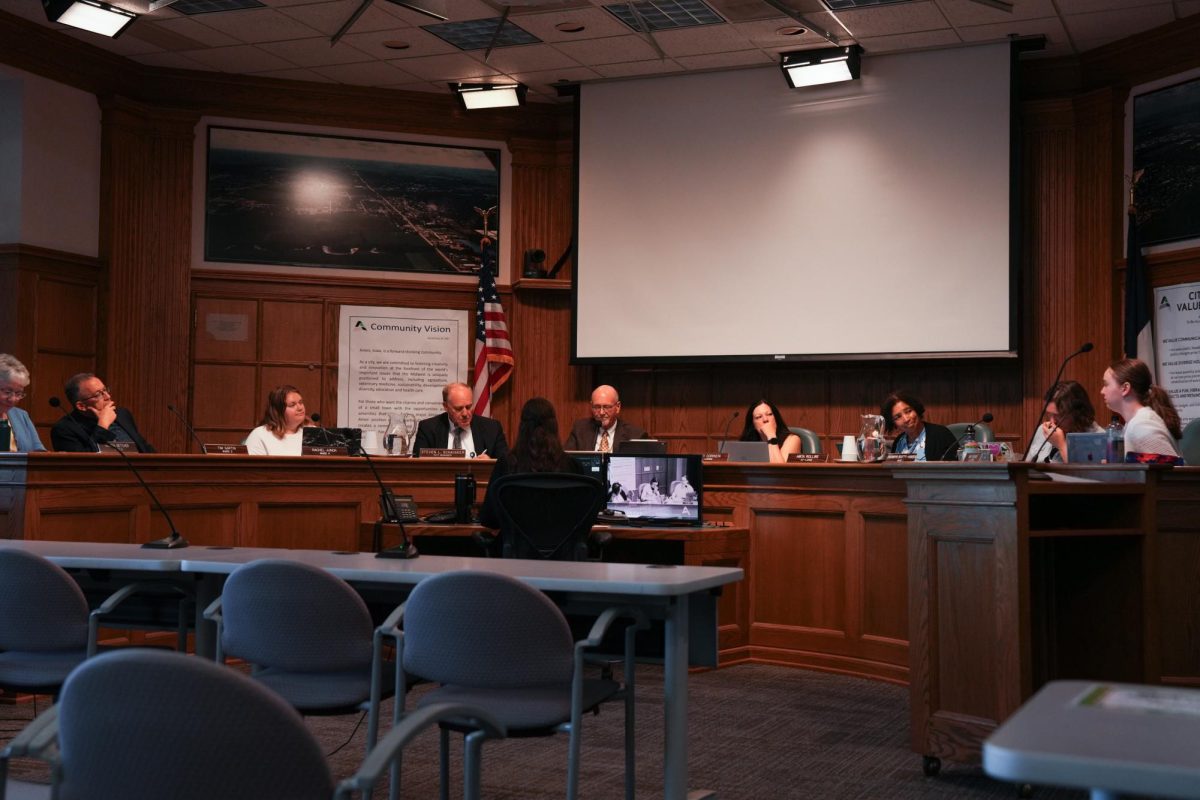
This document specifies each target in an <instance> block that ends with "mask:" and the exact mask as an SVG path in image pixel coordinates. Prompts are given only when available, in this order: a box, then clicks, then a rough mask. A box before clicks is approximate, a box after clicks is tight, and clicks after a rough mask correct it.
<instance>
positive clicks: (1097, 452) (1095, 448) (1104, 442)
mask: <svg viewBox="0 0 1200 800" xmlns="http://www.w3.org/2000/svg"><path fill="white" fill-rule="evenodd" d="M1067 455H1068V457H1069V458H1070V459H1071V463H1072V464H1100V463H1102V462H1103V461H1104V459H1106V458H1108V434H1107V433H1068V434H1067Z"/></svg>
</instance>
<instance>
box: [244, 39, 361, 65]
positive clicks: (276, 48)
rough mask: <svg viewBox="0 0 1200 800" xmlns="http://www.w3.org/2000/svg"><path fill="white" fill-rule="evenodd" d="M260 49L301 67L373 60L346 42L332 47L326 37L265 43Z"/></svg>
mask: <svg viewBox="0 0 1200 800" xmlns="http://www.w3.org/2000/svg"><path fill="white" fill-rule="evenodd" d="M259 48H260V49H262V50H265V51H267V52H268V53H272V54H274V55H277V56H279V57H280V58H286V59H287V60H288V61H290V62H291V63H293V64H295V65H297V66H300V67H321V66H327V65H330V64H354V63H357V62H360V61H371V60H372V57H371V56H370V55H368V54H366V53H364V52H363V51H361V50H359V49H357V48H355V47H352V46H350V45H348V44H346V43H345V42H338V44H337V45H336V46H335V47H330V46H329V40H328V39H326V38H325V37H324V36H318V37H315V38H312V39H293V40H292V41H290V42H264V43H263V44H260V45H259Z"/></svg>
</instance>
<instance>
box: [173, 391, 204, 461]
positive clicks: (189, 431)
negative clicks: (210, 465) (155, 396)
mask: <svg viewBox="0 0 1200 800" xmlns="http://www.w3.org/2000/svg"><path fill="white" fill-rule="evenodd" d="M167 411H170V412H171V413H172V414H174V415H175V416H177V417H179V421H180V422H182V423H183V427H185V428H187V432H188V433H190V434H191V435H192V438H193V439H195V440H196V444H198V445H200V452H201V453H203V454H205V455H208V447H207V445H205V444H204V442H202V441H201V440H200V436H199V435H198V434H197V433H196V429H195V428H193V427H192V426H191V425H189V424H188V421H187V420H186V419H184V417H183V414H180V413H179V411H178V409H176V408H175V406H173V405H171V404H170V403H167Z"/></svg>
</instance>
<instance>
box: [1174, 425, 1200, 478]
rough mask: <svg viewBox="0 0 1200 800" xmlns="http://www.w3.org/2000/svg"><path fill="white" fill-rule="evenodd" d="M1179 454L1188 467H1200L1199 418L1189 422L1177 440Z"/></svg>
mask: <svg viewBox="0 0 1200 800" xmlns="http://www.w3.org/2000/svg"><path fill="white" fill-rule="evenodd" d="M1179 452H1180V453H1182V454H1183V461H1184V463H1185V464H1187V465H1188V466H1189V467H1200V417H1197V418H1196V419H1194V420H1192V421H1191V422H1189V423H1188V424H1187V425H1186V426H1185V427H1184V429H1183V436H1182V437H1180V439H1179Z"/></svg>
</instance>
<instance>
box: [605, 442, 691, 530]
mask: <svg viewBox="0 0 1200 800" xmlns="http://www.w3.org/2000/svg"><path fill="white" fill-rule="evenodd" d="M606 481H607V484H606V485H607V487H608V504H607V508H608V510H609V511H620V512H621V513H622V514H624V515H625V516H626V517H627V518H629V519H630V520H642V521H644V522H653V523H661V524H672V525H699V524H700V523H701V513H700V509H701V504H702V502H703V495H704V483H703V479H702V476H701V457H700V456H698V455H647V456H632V455H611V456H609V457H608V471H607V475H606Z"/></svg>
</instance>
